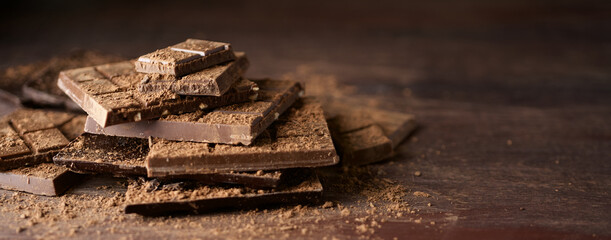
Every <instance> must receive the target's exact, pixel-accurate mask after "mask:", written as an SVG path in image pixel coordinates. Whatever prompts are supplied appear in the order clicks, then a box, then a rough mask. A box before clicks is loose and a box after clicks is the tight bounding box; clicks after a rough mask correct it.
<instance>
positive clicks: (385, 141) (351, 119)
mask: <svg viewBox="0 0 611 240" xmlns="http://www.w3.org/2000/svg"><path fill="white" fill-rule="evenodd" d="M329 128H330V129H331V132H332V134H333V141H334V142H335V145H336V147H337V151H338V153H339V155H340V158H341V161H342V164H344V165H364V164H368V163H373V162H378V161H381V160H384V159H386V158H388V157H390V156H391V155H392V142H391V141H390V139H389V138H388V137H386V135H384V132H383V131H382V128H380V127H379V126H378V125H376V124H375V123H374V122H373V121H372V119H371V118H369V116H367V115H365V114H361V113H355V112H344V113H341V114H340V115H338V116H336V117H334V118H332V119H330V120H329Z"/></svg>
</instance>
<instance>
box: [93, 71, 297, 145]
mask: <svg viewBox="0 0 611 240" xmlns="http://www.w3.org/2000/svg"><path fill="white" fill-rule="evenodd" d="M253 82H255V83H256V84H257V86H259V97H258V100H257V101H255V102H247V103H238V104H234V105H229V106H225V107H220V108H217V109H215V110H213V111H211V112H203V111H198V112H193V113H184V114H180V115H168V116H164V117H161V118H160V119H158V120H146V121H140V122H131V123H122V124H117V125H112V126H108V127H105V128H103V127H101V126H99V125H98V124H97V122H96V121H95V120H93V119H92V118H88V119H87V123H86V124H85V131H86V132H89V133H95V134H104V135H112V136H124V137H137V138H148V137H156V138H163V139H166V140H176V141H192V142H210V143H226V144H240V143H241V144H244V145H250V144H251V143H252V142H253V141H254V139H255V138H256V137H257V136H258V135H259V134H260V133H261V132H263V131H264V130H265V129H267V127H268V126H269V125H271V124H272V123H273V122H274V121H275V120H276V119H277V118H278V116H280V115H282V113H283V112H284V111H286V109H288V108H289V107H290V106H291V105H293V103H295V101H296V100H297V99H298V98H299V96H300V95H303V87H301V85H300V84H299V83H298V82H294V81H281V80H269V79H263V80H253Z"/></svg>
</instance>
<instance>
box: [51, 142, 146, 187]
mask: <svg viewBox="0 0 611 240" xmlns="http://www.w3.org/2000/svg"><path fill="white" fill-rule="evenodd" d="M148 150H149V146H148V140H146V139H139V138H126V137H111V136H104V135H95V134H88V133H84V134H82V135H81V136H79V137H78V138H76V140H74V141H72V142H71V143H70V144H69V145H68V146H67V147H65V148H64V149H63V150H62V151H61V152H59V153H58V154H57V155H55V157H53V162H55V164H57V165H61V166H64V167H67V168H68V169H70V170H72V171H75V172H79V173H103V174H111V175H114V176H146V167H145V166H144V159H145V158H146V154H148Z"/></svg>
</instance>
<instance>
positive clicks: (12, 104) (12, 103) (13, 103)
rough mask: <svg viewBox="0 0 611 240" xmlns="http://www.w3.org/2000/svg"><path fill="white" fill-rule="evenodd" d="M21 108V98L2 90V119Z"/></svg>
mask: <svg viewBox="0 0 611 240" xmlns="http://www.w3.org/2000/svg"><path fill="white" fill-rule="evenodd" d="M20 107H21V101H20V100H19V98H18V97H17V96H15V95H13V94H11V93H9V92H7V91H4V90H2V89H0V117H2V116H5V115H7V114H9V113H11V112H13V111H15V110H16V109H18V108H20Z"/></svg>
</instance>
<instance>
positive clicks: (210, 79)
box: [138, 52, 250, 96]
mask: <svg viewBox="0 0 611 240" xmlns="http://www.w3.org/2000/svg"><path fill="white" fill-rule="evenodd" d="M249 64H250V63H249V62H248V58H246V54H244V53H243V52H237V53H236V60H235V61H230V62H226V63H223V64H219V65H216V66H211V67H209V68H205V69H203V70H201V71H198V72H194V73H191V74H188V75H185V76H183V77H176V76H172V75H159V74H150V75H147V76H146V77H147V78H146V79H145V80H143V81H141V82H140V83H139V84H138V90H139V91H140V92H143V93H155V92H163V91H168V90H169V91H170V92H173V93H176V94H179V95H190V96H221V95H223V94H224V93H225V92H227V91H228V90H229V88H230V87H231V85H233V83H235V82H236V81H237V80H239V79H240V76H242V74H244V72H246V70H247V69H248V66H249Z"/></svg>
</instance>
